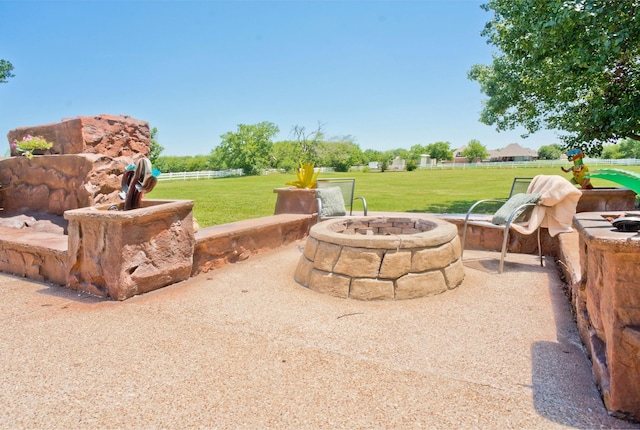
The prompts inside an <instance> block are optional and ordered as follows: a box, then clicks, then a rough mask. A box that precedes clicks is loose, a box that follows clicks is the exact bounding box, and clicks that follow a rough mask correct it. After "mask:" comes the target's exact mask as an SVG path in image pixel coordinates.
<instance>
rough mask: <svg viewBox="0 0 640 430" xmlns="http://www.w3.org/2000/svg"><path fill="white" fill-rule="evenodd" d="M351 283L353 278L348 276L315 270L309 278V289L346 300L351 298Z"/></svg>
mask: <svg viewBox="0 0 640 430" xmlns="http://www.w3.org/2000/svg"><path fill="white" fill-rule="evenodd" d="M350 283H351V278H349V277H348V276H342V275H336V274H335V273H328V272H323V271H321V270H315V269H314V270H313V271H312V272H311V276H310V278H309V289H311V290H314V291H317V292H319V293H323V294H330V295H332V296H336V297H341V298H343V299H346V298H347V297H349V285H350Z"/></svg>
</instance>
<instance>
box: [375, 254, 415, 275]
mask: <svg viewBox="0 0 640 430" xmlns="http://www.w3.org/2000/svg"><path fill="white" fill-rule="evenodd" d="M410 271H411V251H387V252H385V254H384V257H383V258H382V265H381V266H380V278H382V279H397V278H399V277H400V276H402V275H404V274H407V273H409V272H410Z"/></svg>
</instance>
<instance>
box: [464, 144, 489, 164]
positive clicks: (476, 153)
mask: <svg viewBox="0 0 640 430" xmlns="http://www.w3.org/2000/svg"><path fill="white" fill-rule="evenodd" d="M462 156H463V157H467V160H469V163H473V162H476V161H482V160H484V159H485V158H487V157H488V156H489V152H488V151H487V148H486V147H485V146H484V145H482V144H481V143H480V141H479V140H477V139H471V140H470V141H469V143H467V147H466V148H464V150H463V151H462Z"/></svg>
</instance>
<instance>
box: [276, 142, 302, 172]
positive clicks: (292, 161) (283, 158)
mask: <svg viewBox="0 0 640 430" xmlns="http://www.w3.org/2000/svg"><path fill="white" fill-rule="evenodd" d="M302 159H303V157H302V151H301V150H300V145H299V144H298V142H295V141H293V140H282V141H279V142H275V143H274V144H273V147H272V148H271V161H272V164H271V167H273V168H277V169H284V170H286V171H287V172H290V171H293V170H294V169H297V168H298V167H300V160H302Z"/></svg>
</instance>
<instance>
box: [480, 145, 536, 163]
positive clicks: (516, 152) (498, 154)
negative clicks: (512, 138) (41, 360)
mask: <svg viewBox="0 0 640 430" xmlns="http://www.w3.org/2000/svg"><path fill="white" fill-rule="evenodd" d="M488 152H489V159H490V161H494V162H496V161H498V162H500V161H535V160H537V159H538V152H537V151H534V150H533V149H529V148H523V147H522V146H520V145H518V144H517V143H510V144H509V145H507V146H506V147H505V148H503V149H501V150H500V151H488Z"/></svg>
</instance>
